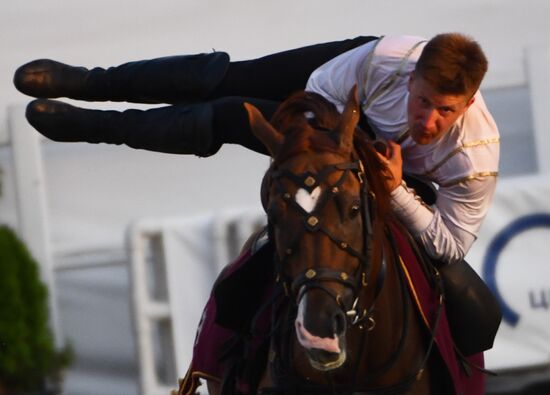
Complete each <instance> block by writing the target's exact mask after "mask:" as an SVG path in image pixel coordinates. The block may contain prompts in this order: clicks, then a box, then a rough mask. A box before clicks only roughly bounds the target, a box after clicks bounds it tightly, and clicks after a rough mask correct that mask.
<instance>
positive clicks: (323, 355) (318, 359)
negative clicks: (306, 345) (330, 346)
mask: <svg viewBox="0 0 550 395" xmlns="http://www.w3.org/2000/svg"><path fill="white" fill-rule="evenodd" d="M307 354H308V359H309V362H310V363H311V366H312V367H313V368H314V369H317V370H320V371H322V372H326V371H329V370H334V369H337V368H339V367H340V366H342V365H343V364H344V362H346V350H345V349H344V348H342V351H341V352H339V353H334V352H329V351H325V350H320V349H317V348H312V349H310V350H307Z"/></svg>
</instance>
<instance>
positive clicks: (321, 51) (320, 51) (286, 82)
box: [208, 36, 376, 153]
mask: <svg viewBox="0 0 550 395" xmlns="http://www.w3.org/2000/svg"><path fill="white" fill-rule="evenodd" d="M374 39H376V37H372V36H359V37H356V38H354V39H348V40H343V41H333V42H328V43H323V44H316V45H311V46H307V47H302V48H297V49H293V50H289V51H284V52H279V53H275V54H272V55H268V56H265V57H262V58H258V59H254V60H246V61H238V62H231V63H230V64H229V68H228V70H227V72H226V75H225V77H224V79H223V80H222V82H221V83H220V84H219V85H218V87H217V88H216V89H215V90H214V91H213V92H212V94H211V95H210V96H209V97H208V99H209V100H211V103H212V106H213V109H214V115H213V116H214V119H213V134H214V142H213V144H214V145H217V146H218V147H219V146H221V145H222V144H224V143H233V144H239V145H242V146H244V147H247V148H249V149H251V150H253V151H256V152H260V153H266V150H265V148H264V147H263V145H262V144H261V143H260V142H259V141H258V140H257V139H256V137H254V135H253V134H252V132H251V130H250V126H249V125H248V117H247V114H246V111H245V109H244V107H243V103H244V102H249V103H251V104H254V105H255V106H256V107H258V109H259V110H260V111H261V112H262V113H263V115H264V116H265V117H266V118H267V119H269V118H271V116H272V115H273V113H274V112H275V110H276V109H277V106H278V105H279V103H280V102H282V101H284V100H285V99H286V98H287V97H288V96H290V95H291V94H292V93H294V92H296V91H299V90H303V89H305V87H306V83H307V81H308V79H309V76H310V75H311V73H312V72H313V71H314V70H315V69H316V68H318V67H319V66H321V65H322V64H324V63H326V62H328V61H329V60H331V59H333V58H335V57H336V56H338V55H340V54H342V53H344V52H346V51H349V50H350V49H353V48H356V47H358V46H360V45H363V44H365V43H367V42H369V41H372V40H374Z"/></svg>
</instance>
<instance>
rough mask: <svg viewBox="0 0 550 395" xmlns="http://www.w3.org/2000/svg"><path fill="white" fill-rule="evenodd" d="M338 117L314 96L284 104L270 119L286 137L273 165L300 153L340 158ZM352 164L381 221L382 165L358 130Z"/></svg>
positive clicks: (300, 95)
mask: <svg viewBox="0 0 550 395" xmlns="http://www.w3.org/2000/svg"><path fill="white" fill-rule="evenodd" d="M340 117H341V114H340V113H339V112H338V110H337V108H336V106H335V105H334V104H333V103H331V102H329V101H328V100H327V99H325V98H324V97H323V96H321V95H319V94H317V93H314V92H305V91H302V92H297V93H295V94H294V95H292V96H291V97H290V98H289V99H287V100H286V101H284V102H283V103H282V104H281V105H280V106H279V108H278V109H277V111H276V112H275V114H274V115H273V117H272V119H271V124H272V125H273V126H274V127H275V129H277V130H278V131H279V132H281V133H283V134H284V135H285V140H284V143H283V146H282V147H281V149H280V150H279V153H278V155H277V157H276V158H274V160H275V163H277V162H282V161H284V160H285V159H286V158H288V157H290V156H293V155H296V154H298V153H303V152H311V151H315V152H320V151H325V152H332V153H336V154H339V153H341V148H340V146H339V136H338V135H337V131H336V128H337V126H338V123H339V120H340ZM353 156H354V157H353V158H351V159H352V160H357V159H359V160H361V162H362V163H363V165H364V167H365V172H366V176H367V180H368V182H369V187H370V190H371V191H372V192H374V194H375V196H376V203H375V206H376V217H377V218H378V219H380V220H382V221H385V220H386V219H387V216H388V215H389V214H390V211H391V210H390V204H389V202H390V196H389V191H388V189H387V187H386V184H385V183H384V175H383V171H384V168H385V164H384V163H382V162H381V161H380V160H379V159H378V156H377V155H376V151H375V149H374V147H373V145H372V143H371V141H370V140H369V137H368V135H367V133H365V132H364V131H363V130H362V129H360V128H359V127H357V128H356V130H355V136H354V152H353Z"/></svg>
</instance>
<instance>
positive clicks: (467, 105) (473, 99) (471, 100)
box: [466, 95, 476, 108]
mask: <svg viewBox="0 0 550 395" xmlns="http://www.w3.org/2000/svg"><path fill="white" fill-rule="evenodd" d="M475 101H476V97H475V95H474V96H472V97H471V99H470V100H468V103H467V104H466V108H468V107H470V106H471V105H472V104H474V102H475Z"/></svg>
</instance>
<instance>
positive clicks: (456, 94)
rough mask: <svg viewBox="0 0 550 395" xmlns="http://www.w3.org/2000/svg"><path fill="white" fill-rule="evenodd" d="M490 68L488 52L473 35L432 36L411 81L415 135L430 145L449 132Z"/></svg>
mask: <svg viewBox="0 0 550 395" xmlns="http://www.w3.org/2000/svg"><path fill="white" fill-rule="evenodd" d="M486 71H487V59H486V57H485V54H484V53H483V51H482V49H481V47H480V46H479V44H478V43H477V42H475V41H474V40H472V39H471V38H469V37H467V36H464V35H462V34H459V33H446V34H439V35H437V36H435V37H434V38H432V39H431V40H430V41H429V42H428V43H427V44H426V46H425V47H424V49H423V51H422V54H421V55H420V58H419V59H418V62H417V64H416V67H415V70H414V71H413V72H412V73H411V76H410V80H409V102H408V107H407V111H408V123H409V128H410V133H411V137H412V138H413V139H414V140H415V141H416V142H417V143H418V144H429V143H431V142H433V141H434V140H436V139H437V138H439V137H440V136H442V135H443V134H444V133H445V132H447V131H448V130H449V129H450V128H451V126H452V125H453V124H454V123H455V121H456V120H457V119H458V118H459V117H460V116H461V115H462V114H464V112H465V111H466V110H467V109H468V107H469V106H470V105H471V104H472V103H473V102H474V94H475V93H476V91H477V90H478V89H479V85H480V84H481V81H482V79H483V77H484V75H485V73H486Z"/></svg>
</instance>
